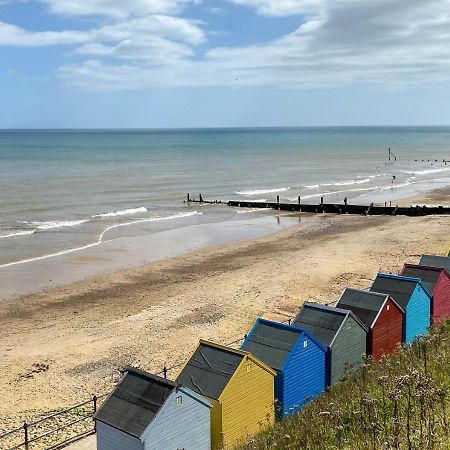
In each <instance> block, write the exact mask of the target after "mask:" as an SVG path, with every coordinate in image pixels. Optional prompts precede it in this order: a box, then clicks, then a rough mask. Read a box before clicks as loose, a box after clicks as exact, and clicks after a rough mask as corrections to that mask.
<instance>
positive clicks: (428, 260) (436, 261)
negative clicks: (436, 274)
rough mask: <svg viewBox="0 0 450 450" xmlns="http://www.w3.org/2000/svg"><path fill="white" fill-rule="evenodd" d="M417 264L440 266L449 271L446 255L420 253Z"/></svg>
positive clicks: (449, 264) (449, 265) (448, 261)
mask: <svg viewBox="0 0 450 450" xmlns="http://www.w3.org/2000/svg"><path fill="white" fill-rule="evenodd" d="M419 264H420V265H421V266H428V267H442V268H443V269H445V270H447V272H450V258H449V257H448V256H435V255H422V257H421V258H420V263H419Z"/></svg>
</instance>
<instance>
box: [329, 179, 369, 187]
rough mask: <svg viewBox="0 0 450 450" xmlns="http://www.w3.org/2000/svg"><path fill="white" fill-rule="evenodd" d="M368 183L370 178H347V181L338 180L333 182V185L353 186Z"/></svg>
mask: <svg viewBox="0 0 450 450" xmlns="http://www.w3.org/2000/svg"><path fill="white" fill-rule="evenodd" d="M365 183H370V178H363V179H356V180H349V181H339V182H337V183H334V186H353V185H354V184H365Z"/></svg>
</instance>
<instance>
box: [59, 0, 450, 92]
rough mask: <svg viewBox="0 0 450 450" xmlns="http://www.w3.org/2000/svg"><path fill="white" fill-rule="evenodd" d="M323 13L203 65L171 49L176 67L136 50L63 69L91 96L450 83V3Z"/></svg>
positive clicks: (336, 0) (400, 1)
mask: <svg viewBox="0 0 450 450" xmlns="http://www.w3.org/2000/svg"><path fill="white" fill-rule="evenodd" d="M239 1H241V0H239ZM242 1H244V0H242ZM252 1H253V0H248V2H249V3H251V2H252ZM254 3H255V5H254V6H257V5H256V3H258V4H261V5H262V4H263V3H264V4H266V3H267V4H269V3H270V4H272V5H275V2H269V1H267V2H256V0H255V1H254ZM316 3H319V2H316ZM261 5H260V6H261ZM284 5H285V6H284V7H286V5H287V6H288V5H291V6H295V5H297V6H299V7H300V6H302V7H303V6H305V5H307V2H304V1H302V2H294V1H291V2H286V3H285V4H284ZM269 6H270V5H269ZM320 6H321V8H322V9H321V10H320V11H319V10H318V9H317V10H316V11H313V10H312V9H311V14H310V15H308V16H306V19H304V20H305V22H304V23H303V24H302V25H301V26H299V27H298V29H297V30H296V31H295V32H293V33H290V34H287V35H285V36H284V37H282V38H280V39H276V40H274V41H272V42H270V43H268V44H264V45H252V46H246V47H234V48H213V49H210V50H208V51H207V52H206V53H205V54H204V55H203V56H202V57H200V58H199V57H198V55H197V57H196V58H189V51H188V50H187V49H186V48H185V49H182V48H173V49H168V51H169V54H172V55H173V57H170V58H169V60H170V64H168V65H166V66H164V65H161V66H158V67H149V65H148V64H147V63H146V62H145V58H142V54H145V52H146V51H148V50H147V49H146V46H145V45H144V46H142V47H141V48H139V47H136V46H133V45H131V44H132V43H130V45H131V47H132V48H133V51H132V52H131V51H127V52H125V53H124V54H123V55H122V56H120V55H119V53H115V54H116V56H118V57H122V58H123V59H127V60H128V61H129V62H127V63H126V64H117V65H115V64H111V63H110V62H106V61H102V60H101V59H99V60H98V61H87V62H84V63H80V64H76V65H74V64H71V65H67V66H65V67H62V68H61V69H60V71H59V76H60V77H61V79H62V80H63V81H64V82H65V83H67V84H69V85H75V86H77V87H82V88H83V89H91V90H105V89H113V88H114V89H138V88H145V87H149V86H186V85H188V86H192V85H194V86H210V85H216V86H217V85H222V86H224V85H225V86H276V87H280V88H294V89H297V88H300V89H304V88H311V87H313V88H317V87H325V86H326V87H329V86H342V85H348V84H352V83H356V84H378V85H380V86H386V85H397V86H398V85H402V84H403V85H404V84H411V83H440V82H443V81H449V80H450V53H449V50H448V49H449V48H450V1H449V0H428V1H427V2H423V0H408V2H405V1H404V0H378V1H376V2H368V1H367V0H323V1H322V2H321V5H320ZM305 7H306V6H305ZM305 11H306V9H305ZM125 47H126V46H125ZM114 52H118V50H117V49H114ZM140 52H142V54H141V55H140ZM170 52H172V53H170ZM151 53H152V52H151V51H150V54H151ZM90 55H92V56H94V55H96V53H95V52H91V53H90ZM97 55H98V53H97ZM125 55H126V56H125ZM157 60H159V61H163V60H164V58H162V57H161V56H159V57H158V58H157Z"/></svg>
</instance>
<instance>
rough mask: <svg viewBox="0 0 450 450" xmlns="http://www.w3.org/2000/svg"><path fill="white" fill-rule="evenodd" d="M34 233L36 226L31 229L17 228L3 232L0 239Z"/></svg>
mask: <svg viewBox="0 0 450 450" xmlns="http://www.w3.org/2000/svg"><path fill="white" fill-rule="evenodd" d="M34 233H36V228H34V229H33V230H18V231H14V232H12V233H9V234H4V235H3V236H0V239H6V238H12V237H16V236H28V235H30V234H34Z"/></svg>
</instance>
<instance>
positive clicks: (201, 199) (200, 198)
mask: <svg viewBox="0 0 450 450" xmlns="http://www.w3.org/2000/svg"><path fill="white" fill-rule="evenodd" d="M198 198H199V201H200V203H203V197H202V194H198Z"/></svg>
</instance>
